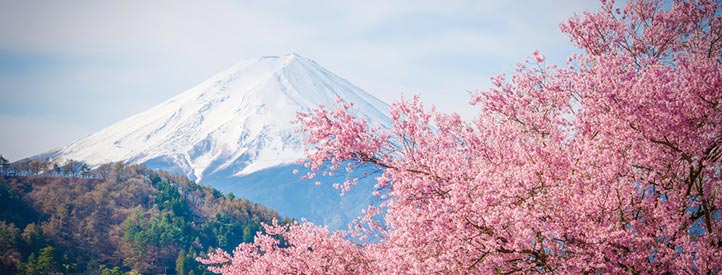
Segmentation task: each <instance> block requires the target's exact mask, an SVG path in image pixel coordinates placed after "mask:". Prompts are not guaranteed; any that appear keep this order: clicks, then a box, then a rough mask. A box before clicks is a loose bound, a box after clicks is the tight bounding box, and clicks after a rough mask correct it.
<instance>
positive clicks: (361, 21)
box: [0, 0, 598, 161]
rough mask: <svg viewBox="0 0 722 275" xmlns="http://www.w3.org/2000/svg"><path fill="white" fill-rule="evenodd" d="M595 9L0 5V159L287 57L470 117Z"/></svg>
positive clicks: (550, 59) (539, 5)
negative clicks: (230, 71) (237, 69)
mask: <svg viewBox="0 0 722 275" xmlns="http://www.w3.org/2000/svg"><path fill="white" fill-rule="evenodd" d="M597 7H598V2H597V1H591V0H587V1H578V0H577V1H573V0H562V1H532V0H528V1H516V0H511V1H501V0H499V1H374V0H366V1H302V0H297V1H268V0H267V1H145V0H143V1H133V0H130V1H79V0H69V1H34V0H31V1H12V0H0V154H2V155H3V156H4V157H5V158H7V159H9V160H11V161H15V160H18V159H22V158H25V157H29V156H32V155H35V154H38V153H42V152H46V151H49V150H51V149H53V148H57V147H60V146H63V145H66V144H68V143H70V142H72V141H73V140H76V139H79V138H83V137H85V136H87V135H89V134H91V133H93V132H95V131H98V130H100V129H102V128H104V127H107V126H110V125H111V124H113V123H115V122H117V121H119V120H121V119H124V118H126V117H129V116H131V115H133V114H136V113H139V112H141V111H144V110H146V109H148V108H150V107H153V106H155V105H157V104H159V103H161V102H163V101H165V100H167V99H169V98H171V97H172V96H174V95H176V94H179V93H182V92H183V91H185V90H187V89H190V88H191V87H193V86H195V85H196V84H198V83H200V82H202V81H203V80H205V79H207V78H209V77H211V76H213V75H214V74H216V73H218V72H220V71H222V70H224V69H226V68H228V67H230V66H232V65H234V64H236V63H237V62H239V61H241V60H244V59H248V58H256V57H260V56H267V55H284V54H287V53H291V52H295V53H298V54H300V55H303V56H306V57H308V58H310V59H313V60H315V61H316V62H317V63H318V64H320V65H321V66H323V67H325V68H326V69H328V70H330V71H332V72H334V73H335V74H337V75H339V76H341V77H343V78H346V79H347V80H349V81H350V82H352V83H354V84H355V85H356V86H359V87H361V88H362V89H364V90H366V91H368V92H369V93H371V94H373V95H376V96H377V97H379V98H380V99H382V100H384V101H386V102H389V103H390V102H393V101H396V100H398V99H399V98H401V96H402V95H404V96H406V97H409V96H412V95H415V94H419V95H421V97H422V100H424V102H425V103H426V105H428V106H430V105H431V104H433V105H435V106H436V107H437V109H438V110H439V111H442V112H458V113H460V114H461V115H462V117H464V118H471V117H473V116H474V115H475V111H476V110H475V109H474V108H473V107H471V106H469V105H468V99H469V92H474V91H480V90H484V89H485V88H488V87H489V86H490V84H489V83H490V82H489V77H491V76H493V75H496V74H498V73H500V72H510V71H511V70H512V69H513V66H514V64H516V63H518V62H521V61H523V60H524V59H525V58H526V57H527V56H530V55H531V52H532V51H533V50H535V49H536V50H539V51H540V52H541V53H542V54H544V55H546V57H547V61H546V62H547V63H553V64H563V62H564V61H565V60H566V57H567V56H569V55H570V54H571V53H572V52H574V51H575V50H576V49H575V48H574V47H573V46H572V44H571V43H570V42H569V38H568V37H567V36H566V35H564V34H562V33H561V32H560V31H559V28H558V25H559V23H561V22H563V21H564V20H565V19H567V18H569V17H570V16H572V15H573V14H575V13H577V14H581V13H582V12H583V11H584V10H595V9H596V8H597Z"/></svg>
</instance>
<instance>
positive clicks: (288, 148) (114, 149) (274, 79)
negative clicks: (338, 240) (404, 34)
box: [39, 54, 390, 226]
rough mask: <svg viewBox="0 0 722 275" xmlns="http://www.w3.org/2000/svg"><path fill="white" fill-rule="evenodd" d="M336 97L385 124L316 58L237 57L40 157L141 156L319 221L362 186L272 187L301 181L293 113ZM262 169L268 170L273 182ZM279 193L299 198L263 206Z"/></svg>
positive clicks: (379, 109) (381, 110)
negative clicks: (304, 190)
mask: <svg viewBox="0 0 722 275" xmlns="http://www.w3.org/2000/svg"><path fill="white" fill-rule="evenodd" d="M337 97H341V98H342V99H344V100H346V101H352V102H354V103H355V106H356V107H357V108H358V112H359V114H360V115H361V116H362V117H365V118H367V119H368V120H369V121H371V122H376V123H378V124H380V125H382V126H388V125H390V119H389V118H388V117H387V116H386V115H385V113H386V112H387V110H388V106H387V105H386V104H385V103H383V102H381V101H380V100H378V99H376V98H375V97H373V96H372V95H370V94H368V93H366V92H365V91H363V90H361V89H360V88H358V87H356V86H354V85H353V84H351V83H350V82H348V81H347V80H345V79H343V78H340V77H338V76H336V75H335V74H333V73H331V72H329V71H328V70H326V69H324V68H323V67H321V66H319V65H318V64H316V63H315V62H314V61H312V60H310V59H308V58H305V57H302V56H300V55H298V54H288V55H285V56H269V57H261V58H257V59H251V60H245V61H242V62H240V63H239V64H237V65H235V66H233V67H231V68H229V69H227V70H226V71H223V72H221V73H219V74H218V75H216V76H214V77H212V78H210V79H208V80H206V81H204V82H203V83H201V84H199V85H198V86H196V87H194V88H192V89H190V90H188V91H186V92H184V93H182V94H179V95H177V96H175V97H173V98H171V99H169V100H168V101H166V102H163V103H161V104H159V105H157V106H155V107H153V108H151V109H149V110H147V111H145V112H142V113H139V114H137V115H134V116H132V117H130V118H128V119H125V120H123V121H120V122H118V123H116V124H114V125H111V126H110V127H107V128H105V129H103V130H100V131H99V132H97V133H94V134H92V135H90V136H88V137H86V138H83V139H80V140H77V141H75V142H73V143H71V144H69V145H67V146H65V147H63V148H60V149H58V150H55V151H51V152H48V153H46V154H43V155H41V156H39V157H41V158H51V159H60V160H62V159H75V160H82V161H84V162H87V163H90V164H100V163H106V162H117V161H123V162H131V163H144V164H146V165H147V166H148V167H151V168H160V169H164V170H167V171H170V172H173V173H178V174H182V175H186V176H188V177H189V178H191V179H195V180H196V181H198V182H200V183H203V184H207V185H212V186H217V187H219V188H220V189H221V190H222V191H224V192H234V193H236V194H237V195H239V196H244V197H247V198H248V199H251V200H254V201H258V202H261V203H264V204H267V205H268V206H270V207H272V208H274V209H276V210H278V211H280V212H281V214H283V215H289V216H293V217H296V218H299V217H302V216H303V217H307V218H309V220H312V221H316V222H319V223H323V222H322V221H327V220H329V217H332V218H331V220H339V218H338V215H344V216H345V215H348V214H349V213H339V212H340V211H345V210H348V211H351V212H354V211H355V210H358V209H353V210H349V209H333V208H337V207H338V205H339V204H348V203H342V202H341V200H353V199H356V200H358V199H364V200H366V199H367V194H366V193H367V192H361V193H364V194H363V195H360V196H364V198H345V199H341V198H334V199H329V198H328V197H329V196H335V197H338V193H337V192H332V193H334V194H333V195H331V194H328V193H329V192H326V191H324V192H317V193H314V192H311V194H298V193H299V192H298V190H296V188H295V187H294V188H290V189H288V188H286V189H287V190H288V191H287V193H284V194H281V193H277V192H276V193H275V194H274V193H273V192H270V191H268V190H279V188H280V187H281V186H282V185H291V184H296V182H297V181H298V180H297V179H296V177H297V176H294V175H291V173H290V171H291V170H292V169H295V168H294V165H292V164H293V163H294V162H295V161H296V160H298V159H301V158H303V157H304V151H303V145H302V143H301V140H302V137H301V136H299V135H298V134H297V128H296V127H298V126H296V125H293V124H292V123H291V121H292V120H294V119H295V115H296V112H299V111H300V112H307V111H309V110H311V109H313V108H316V107H317V106H318V105H326V106H333V105H334V104H335V102H336V98H337ZM259 173H260V174H259ZM259 175H273V180H270V179H269V177H268V176H264V177H262V176H259ZM270 181H273V182H270ZM296 185H298V184H296ZM325 185H330V183H329V184H325ZM251 186H252V188H251ZM305 186H306V185H304V187H305ZM308 188H312V187H311V186H309V187H308ZM322 188H325V187H322ZM368 188H370V187H368ZM281 190H284V188H281ZM324 190H325V189H324ZM253 194H266V195H258V196H253ZM296 195H302V197H300V198H298V197H294V196H296ZM278 197H282V198H288V200H291V201H296V203H295V204H293V205H289V203H287V202H282V201H279V202H278V203H274V204H268V203H267V202H269V201H277V198H278ZM314 201H315V202H319V201H328V202H329V203H331V204H332V206H330V207H333V208H330V209H323V208H321V209H319V208H318V207H314V209H313V210H311V209H309V208H310V207H311V204H312V202H314ZM358 204H359V205H363V204H364V203H358ZM283 209H287V210H288V211H291V212H293V213H283V212H284V210H283ZM311 211H313V212H319V211H321V212H327V211H333V212H335V213H319V214H313V215H312V214H311ZM357 214H358V213H357V212H356V213H353V214H351V215H352V216H355V215H357ZM334 215H335V217H334ZM340 219H341V220H343V221H344V222H345V221H347V220H348V218H340ZM341 223H343V222H341ZM337 225H340V224H337ZM334 226H335V225H334Z"/></svg>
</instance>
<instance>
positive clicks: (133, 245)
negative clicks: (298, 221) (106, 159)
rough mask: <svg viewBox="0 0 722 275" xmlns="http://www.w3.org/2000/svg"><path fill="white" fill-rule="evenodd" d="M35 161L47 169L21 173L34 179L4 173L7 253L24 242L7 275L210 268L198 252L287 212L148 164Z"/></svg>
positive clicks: (248, 234)
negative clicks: (92, 166) (89, 167)
mask: <svg viewBox="0 0 722 275" xmlns="http://www.w3.org/2000/svg"><path fill="white" fill-rule="evenodd" d="M34 165H35V166H37V167H45V168H42V169H41V170H42V171H47V172H45V173H40V172H37V173H35V171H34V170H32V171H30V172H26V171H25V170H23V169H30V168H29V167H30V166H29V165H28V166H27V167H28V168H22V169H19V170H17V171H19V174H22V175H27V176H2V175H0V206H3V207H2V208H0V249H5V248H7V247H13V248H17V249H16V250H17V252H16V253H15V254H12V255H10V254H8V255H10V256H14V257H15V258H12V259H10V260H9V264H6V265H3V266H2V268H3V269H2V270H0V273H1V274H6V273H7V274H10V273H15V272H18V271H20V272H24V273H27V274H38V273H46V272H61V273H62V272H64V273H68V272H71V271H72V272H98V271H102V273H103V274H126V273H127V272H124V271H128V270H132V271H135V272H140V273H144V274H146V273H150V274H153V273H163V272H166V271H172V270H176V272H177V273H178V274H196V275H202V274H211V273H210V272H208V271H207V270H206V268H205V266H203V265H201V264H200V263H198V262H197V261H195V258H196V257H198V256H204V255H205V254H204V253H206V252H207V251H210V250H212V249H215V248H223V249H233V248H234V247H235V246H237V245H238V244H239V243H241V242H250V241H253V236H255V234H256V232H258V231H260V230H261V229H262V227H261V226H260V223H261V222H267V223H268V222H270V221H271V220H272V219H274V218H278V214H277V213H275V212H274V211H271V210H267V209H266V208H265V207H263V206H261V205H257V204H254V203H252V202H250V201H247V200H243V199H238V198H237V197H236V196H235V195H233V194H228V195H226V196H224V195H223V194H221V193H220V192H219V191H218V190H215V189H212V188H209V187H204V186H200V185H197V184H195V183H194V182H192V181H190V180H188V179H187V178H185V177H180V176H175V175H169V174H167V173H164V172H161V171H154V170H151V169H147V168H145V167H143V166H139V165H129V164H124V163H115V164H106V165H102V166H101V167H99V168H96V169H94V170H90V171H88V170H87V168H85V169H84V168H83V167H84V166H83V164H82V163H79V162H73V161H67V162H65V163H63V164H62V165H58V164H50V163H43V162H39V163H37V164H34ZM19 167H25V166H19ZM35 174H38V175H37V176H36V175H35ZM7 205H11V207H10V206H8V207H6V206H7ZM8 210H12V211H20V213H23V214H26V213H27V215H15V216H13V215H12V213H8V212H9V211H8ZM6 220H12V221H9V222H5V221H6ZM11 222H14V224H13V223H11ZM21 229H22V230H21ZM0 252H3V251H0ZM59 255H64V257H62V258H59V257H58V256H59ZM13 259H15V260H14V262H13ZM23 259H25V261H24V262H25V263H24V264H21V262H22V261H23ZM3 263H4V261H3ZM101 266H102V267H101ZM79 267H80V268H79Z"/></svg>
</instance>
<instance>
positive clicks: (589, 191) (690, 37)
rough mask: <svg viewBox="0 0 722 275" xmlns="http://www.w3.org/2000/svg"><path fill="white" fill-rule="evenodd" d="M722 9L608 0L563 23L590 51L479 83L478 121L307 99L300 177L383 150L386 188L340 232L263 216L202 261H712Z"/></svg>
mask: <svg viewBox="0 0 722 275" xmlns="http://www.w3.org/2000/svg"><path fill="white" fill-rule="evenodd" d="M720 14H722V3H720V2H719V1H713V0H703V1H674V2H672V3H661V2H657V1H647V0H632V1H629V2H628V3H627V4H626V5H625V6H624V7H619V8H617V6H615V4H614V3H613V2H611V1H609V2H607V1H602V3H601V9H600V10H599V11H597V12H594V13H590V12H586V13H584V14H583V15H581V16H574V17H572V18H571V19H569V20H568V21H567V22H565V23H563V24H561V30H562V31H563V32H565V33H567V34H568V35H569V36H570V38H571V41H572V42H573V43H575V44H576V45H577V46H578V47H579V48H581V49H582V50H583V53H581V54H574V55H572V56H570V57H569V59H568V62H567V64H566V65H565V66H556V65H551V64H547V63H546V62H545V58H544V56H543V55H542V54H541V53H539V52H536V51H535V52H534V53H533V54H532V56H531V57H530V58H529V59H528V60H527V61H525V62H524V63H522V64H519V65H517V67H516V70H515V72H514V73H513V74H512V75H511V76H510V77H507V76H505V75H499V76H497V77H493V78H492V79H491V81H492V83H493V85H494V87H493V88H491V89H489V90H486V91H481V92H477V93H475V94H473V95H472V98H471V104H474V105H476V106H478V108H479V115H478V117H476V118H475V119H474V120H473V121H464V120H462V119H461V118H460V117H459V115H457V114H443V113H439V112H437V111H435V109H434V108H433V107H432V108H430V109H429V108H426V107H425V106H424V105H423V104H422V102H421V100H420V99H419V98H418V97H413V98H411V99H407V100H403V99H402V100H401V101H399V102H396V103H394V104H393V105H392V107H391V117H392V119H393V121H394V124H393V127H392V128H391V129H382V128H378V127H376V128H374V127H372V126H373V125H369V123H370V122H367V121H364V120H362V119H359V118H357V117H355V116H354V115H353V104H352V103H349V102H339V106H337V108H335V109H333V110H329V109H326V108H325V107H323V106H321V107H319V108H318V109H316V110H314V111H313V112H312V113H310V114H300V115H299V122H300V123H302V124H303V125H304V126H306V127H304V128H305V129H306V135H307V136H308V139H307V142H308V143H309V144H311V145H313V147H314V150H311V151H309V155H308V161H307V162H306V166H307V167H309V168H310V172H309V173H308V174H307V175H306V177H309V178H313V177H315V176H316V173H318V172H321V171H320V170H321V169H324V167H327V165H326V163H331V166H330V170H332V171H333V170H336V169H353V168H354V167H355V166H357V165H360V164H371V165H375V166H376V167H378V168H379V169H380V170H382V172H383V173H382V174H381V176H379V177H378V178H377V180H378V183H377V185H376V188H377V191H376V192H374V195H377V196H379V199H380V200H381V201H382V203H381V205H380V206H377V207H374V206H370V207H369V208H368V209H367V211H366V212H365V216H362V217H360V219H359V220H358V222H357V223H355V224H353V226H352V228H351V230H349V232H347V233H346V232H341V233H339V232H337V233H329V232H328V231H327V230H325V229H324V228H321V227H317V226H314V225H312V224H310V223H300V224H292V225H289V226H280V225H277V224H273V225H271V226H267V227H266V233H265V234H259V235H258V236H257V237H256V242H255V243H253V244H242V245H240V246H239V247H238V248H237V249H236V251H235V252H234V254H233V255H230V254H228V253H226V252H223V251H218V252H216V253H212V254H211V255H209V258H207V259H201V261H203V262H204V263H206V264H210V265H212V269H211V270H213V271H215V272H220V273H227V274H260V273H267V274H287V273H290V274H492V273H503V274H510V273H521V274H524V273H589V274H601V273H605V274H606V273H627V274H642V273H645V274H662V273H676V274H685V273H691V274H717V273H720V272H722V212H721V211H722V210H721V209H722V194H721V192H722V169H721V167H722V165H721V163H722V160H721V158H722V19H721V17H722V15H720ZM349 163H351V164H350V165H349ZM354 184H356V182H355V181H348V182H345V183H343V184H341V185H340V188H341V189H342V192H343V191H344V190H348V189H349V188H353V185H354ZM349 233H350V234H352V235H354V236H361V237H364V236H376V237H377V238H378V241H376V242H369V243H360V244H355V243H354V242H351V241H350V240H351V239H352V238H351V237H350V236H347V235H345V234H349Z"/></svg>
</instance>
